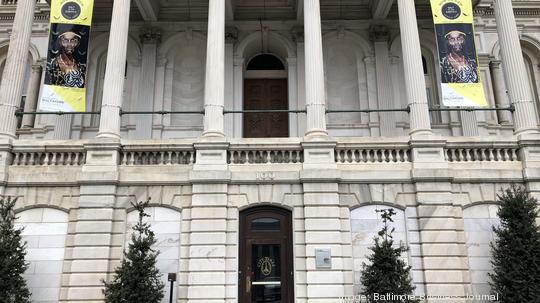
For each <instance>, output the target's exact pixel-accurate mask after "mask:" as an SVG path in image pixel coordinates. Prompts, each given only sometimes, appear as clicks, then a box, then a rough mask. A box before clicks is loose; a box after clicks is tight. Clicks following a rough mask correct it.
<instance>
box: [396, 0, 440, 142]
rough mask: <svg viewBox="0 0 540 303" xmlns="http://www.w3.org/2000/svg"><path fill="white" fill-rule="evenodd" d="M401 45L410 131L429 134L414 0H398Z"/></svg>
mask: <svg viewBox="0 0 540 303" xmlns="http://www.w3.org/2000/svg"><path fill="white" fill-rule="evenodd" d="M398 10H399V26H400V30H401V48H402V52H403V70H404V71H405V88H406V93H407V103H408V104H409V107H410V110H411V112H410V124H411V127H410V129H411V130H410V134H411V135H412V134H431V133H432V131H431V125H430V122H429V110H428V102H427V95H426V81H425V78H424V71H423V69H422V53H421V51H420V39H419V37H418V24H417V22H416V11H415V5H414V1H412V0H398Z"/></svg>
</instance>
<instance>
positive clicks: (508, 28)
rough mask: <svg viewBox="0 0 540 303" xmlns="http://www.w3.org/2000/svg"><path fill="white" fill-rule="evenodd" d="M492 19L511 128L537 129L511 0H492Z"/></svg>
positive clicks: (524, 130) (521, 132)
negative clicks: (510, 110) (512, 109)
mask: <svg viewBox="0 0 540 303" xmlns="http://www.w3.org/2000/svg"><path fill="white" fill-rule="evenodd" d="M493 5H494V10H495V20H496V22H497V32H498V34H499V44H500V47H501V57H502V62H503V65H504V75H505V79H506V84H507V85H508V94H509V96H510V101H511V102H512V104H514V107H515V108H516V111H515V112H514V132H515V133H516V134H523V133H538V127H537V125H536V117H535V108H534V101H533V97H532V93H531V89H530V87H529V82H528V81H526V80H527V71H526V69H525V63H524V61H523V53H522V50H521V44H520V42H519V34H518V30H517V26H516V19H515V18H514V11H513V9H512V1H508V0H494V1H493Z"/></svg>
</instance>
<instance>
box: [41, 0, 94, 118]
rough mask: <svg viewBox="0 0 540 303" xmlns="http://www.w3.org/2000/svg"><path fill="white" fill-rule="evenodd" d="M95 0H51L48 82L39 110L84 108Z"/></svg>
mask: <svg viewBox="0 0 540 303" xmlns="http://www.w3.org/2000/svg"><path fill="white" fill-rule="evenodd" d="M93 9H94V0H52V1H51V19H50V35H49V50H48V54H47V68H46V71H45V83H44V84H45V85H44V86H43V91H42V95H41V102H40V104H39V109H40V110H44V111H62V112H73V111H85V110H86V84H87V79H86V71H87V60H88V41H89V38H90V27H91V25H92V13H93Z"/></svg>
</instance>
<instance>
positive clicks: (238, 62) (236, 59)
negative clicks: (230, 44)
mask: <svg viewBox="0 0 540 303" xmlns="http://www.w3.org/2000/svg"><path fill="white" fill-rule="evenodd" d="M245 61H246V60H245V59H244V58H243V57H234V66H244V62H245Z"/></svg>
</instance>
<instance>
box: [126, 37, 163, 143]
mask: <svg viewBox="0 0 540 303" xmlns="http://www.w3.org/2000/svg"><path fill="white" fill-rule="evenodd" d="M139 38H140V39H141V43H142V58H141V70H142V73H141V80H140V90H139V96H138V98H136V99H135V100H134V101H135V104H134V110H136V111H153V110H154V87H155V84H156V66H157V47H158V43H159V42H160V40H161V32H160V31H159V30H158V29H155V28H147V29H145V30H144V31H143V32H142V33H141V35H140V36H139ZM154 117H155V118H156V119H157V118H158V116H155V115H134V116H130V118H131V119H133V120H132V122H131V123H130V124H135V125H136V129H135V131H134V132H133V133H132V134H130V136H129V137H130V139H131V138H133V139H150V138H152V124H153V123H152V121H153V118H154ZM156 122H158V121H156Z"/></svg>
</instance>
